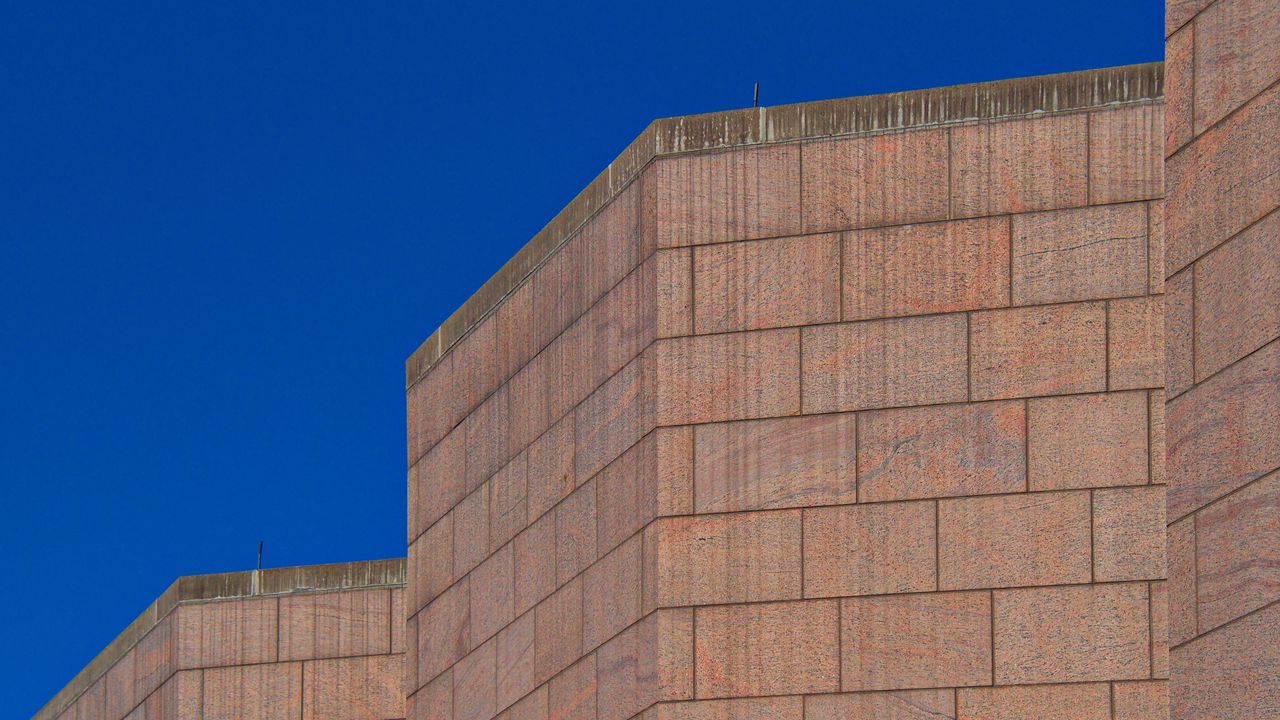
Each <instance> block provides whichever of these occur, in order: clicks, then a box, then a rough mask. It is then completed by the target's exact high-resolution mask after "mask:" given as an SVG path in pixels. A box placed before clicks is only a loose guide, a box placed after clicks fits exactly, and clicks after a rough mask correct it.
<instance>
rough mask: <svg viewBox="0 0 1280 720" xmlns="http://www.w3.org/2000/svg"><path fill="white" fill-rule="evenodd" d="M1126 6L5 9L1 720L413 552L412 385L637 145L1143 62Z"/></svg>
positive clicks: (1138, 13) (1144, 3) (1155, 49)
mask: <svg viewBox="0 0 1280 720" xmlns="http://www.w3.org/2000/svg"><path fill="white" fill-rule="evenodd" d="M1162 15H1163V9H1162V5H1161V3H1159V2H1154V1H1152V0H1108V1H1107V2H1101V1H1096V0H1078V1H1076V2H1068V3H1063V2H1055V3H1044V2H1028V1H1027V0H1021V1H1020V2H989V3H977V4H975V3H955V2H898V3H856V2H854V3H851V2H841V3H829V4H828V3H805V2H797V3H778V2H770V3H763V2H752V1H751V0H741V1H739V2H734V3H713V2H707V3H690V2H688V1H687V0H685V1H683V2H671V1H669V0H655V1H654V2H647V3H627V4H615V3H607V2H605V3H602V2H592V3H573V4H570V3H564V4H550V3H512V4H510V5H489V4H483V3H402V2H379V3H349V4H339V3H331V2H324V1H321V0H316V1H313V2H308V3H286V2H279V3H262V2H252V3H250V2H241V1H239V0H229V1H227V2H221V3H207V4H199V5H197V4H183V3H128V2H125V3H106V2H101V3H84V2H66V3H52V2H39V3H35V2H31V3H28V2H22V1H20V2H10V3H5V4H4V7H3V8H2V9H0V89H2V90H3V97H4V101H3V104H2V105H0V138H2V139H0V213H2V215H0V217H3V222H0V249H2V251H3V252H2V254H0V463H3V464H2V465H0V512H3V515H2V516H0V543H3V547H4V548H5V550H6V552H5V555H6V557H5V563H6V568H5V571H4V572H3V573H0V577H2V578H3V579H0V584H2V585H0V590H2V591H3V592H2V593H0V603H3V615H2V616H3V617H4V618H5V620H4V621H3V635H2V636H3V638H4V647H5V653H4V654H3V657H0V677H2V678H4V681H3V683H0V707H4V708H8V709H9V712H6V713H4V714H6V715H9V714H12V716H14V717H25V716H28V715H30V714H32V713H33V712H34V711H35V710H36V709H37V708H39V707H40V706H41V705H42V704H43V703H44V702H45V701H46V700H47V699H48V698H49V697H50V696H52V694H53V693H54V692H56V691H57V690H58V689H59V688H60V687H61V686H62V685H63V684H64V683H65V682H66V681H67V680H69V679H70V678H71V677H72V676H73V675H74V674H75V673H76V672H77V671H79V669H80V668H81V667H82V666H83V665H84V664H85V663H86V662H87V661H88V660H89V659H91V658H92V657H93V656H94V655H95V654H96V653H97V652H98V650H100V649H101V648H102V647H103V646H104V645H105V644H106V643H107V642H109V641H110V640H111V639H112V638H113V637H114V636H115V635H116V634H117V633H118V632H119V631H120V630H121V629H122V628H123V627H124V626H125V625H126V624H127V623H128V622H129V621H130V620H132V618H133V617H134V616H135V615H136V614H137V613H138V612H140V611H141V610H142V609H143V608H144V607H145V606H146V605H147V604H148V603H149V602H150V601H151V600H152V599H153V598H154V597H155V596H156V595H158V594H159V593H160V592H161V591H163V590H164V588H165V587H166V586H167V585H168V584H169V583H170V582H171V581H172V580H173V579H174V578H175V577H177V576H178V575H183V574H193V573H203V572H220V571H228V570H240V569H247V568H250V567H251V566H252V565H253V563H254V553H255V551H256V546H257V542H258V540H259V538H261V539H263V540H265V542H266V554H265V564H267V565H270V566H280V565H295V564H307V563H319V562H334V561H342V560H359V559H371V558H380V557H394V556H399V555H402V554H403V553H404V517H405V493H404V470H405V451H404V394H403V362H404V359H405V357H406V356H408V355H409V353H410V352H412V351H413V350H414V348H415V347H416V346H417V344H418V343H419V342H420V341H421V340H423V339H424V338H426V337H427V335H429V334H430V333H431V331H432V330H433V329H434V328H435V327H436V326H437V325H438V324H439V323H440V321H442V320H443V319H444V318H445V317H447V316H448V314H449V313H450V312H451V311H452V310H453V309H454V308H455V307H457V306H458V305H459V304H460V303H462V302H463V301H464V300H466V298H467V297H468V296H469V295H470V294H471V293H472V292H473V291H474V290H475V289H476V288H477V287H478V286H479V285H480V284H481V283H482V282H483V281H484V280H485V279H486V278H487V277H488V276H489V275H490V274H492V273H493V271H494V270H496V269H497V268H498V267H499V266H500V265H501V264H502V262H503V261H504V260H505V259H506V258H508V257H509V256H510V255H511V254H512V253H514V252H515V251H516V250H517V249H518V248H519V247H520V246H521V245H522V244H524V242H525V241H526V240H527V239H528V238H529V237H531V236H532V235H533V234H534V233H535V232H536V231H537V230H538V229H539V228H541V227H542V225H543V224H544V223H545V222H546V221H547V220H549V219H550V218H551V217H552V216H554V215H555V213H556V212H557V210H558V209H559V208H560V207H562V206H563V205H564V204H565V203H566V202H567V201H568V200H570V199H571V198H572V197H573V196H574V195H575V194H576V193H577V192H578V190H579V189H581V188H582V186H583V185H585V184H586V183H587V182H588V181H590V180H591V178H592V177H594V176H595V174H596V173H597V172H598V171H599V170H600V169H601V168H602V167H603V166H604V165H605V164H607V163H608V162H609V161H610V160H611V159H612V158H613V157H614V156H615V154H616V153H617V152H618V151H619V150H621V149H622V148H623V147H624V146H625V145H626V144H627V143H628V142H629V141H630V140H631V139H632V138H633V137H634V136H635V135H636V134H637V133H639V132H640V131H641V130H642V129H643V128H644V126H645V125H646V124H647V123H648V121H649V120H650V119H652V118H654V117H661V116H670V115H683V114H687V113H697V112H708V111H714V110H723V109H729V108H734V107H742V106H746V105H750V104H751V90H752V84H753V83H755V82H759V83H760V88H761V89H760V96H761V103H762V104H766V105H774V104H780V103H788V102H799V101H805V100H815V99H822V98H831V97H843V96H849V95H861V94H868V93H876V92H885V91H893V90H905V89H911V88H920V87H932V86H939V85H949V84H954V83H960V82H971V81H980V80H991V79H996V78H1005V77H1015V76H1020V75H1035V74H1041V73H1048V72H1059V71H1067V70H1078V69H1084V68H1090V67H1100V66H1108V65H1123V64H1128V63H1137V62H1146V61H1151V60H1159V59H1161V57H1162V56H1163V45H1162V38H1161V31H1162Z"/></svg>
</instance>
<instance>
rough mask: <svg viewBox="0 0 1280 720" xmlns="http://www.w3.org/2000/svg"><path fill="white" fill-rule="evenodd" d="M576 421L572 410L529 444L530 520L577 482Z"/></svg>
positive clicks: (550, 505)
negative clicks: (575, 466) (575, 454)
mask: <svg viewBox="0 0 1280 720" xmlns="http://www.w3.org/2000/svg"><path fill="white" fill-rule="evenodd" d="M576 422H577V420H576V418H575V417H574V414H573V413H569V414H568V415H565V416H564V417H563V418H561V419H560V421H559V422H557V423H556V424H555V425H553V426H552V427H551V429H550V430H547V431H546V432H545V433H543V434H542V435H541V436H540V437H539V438H538V439H537V440H534V441H533V444H532V445H530V446H529V471H528V497H527V503H526V506H527V509H528V515H529V521H530V522H533V521H535V520H537V519H538V518H539V517H541V516H542V514H543V513H545V512H547V511H548V510H550V509H551V508H553V507H555V504H556V503H558V502H560V501H561V500H563V499H564V498H566V497H568V496H569V493H571V492H573V489H574V488H575V487H577V486H578V484H577V475H576V473H575V472H574V464H575V461H574V429H575V427H576ZM587 479H588V478H583V480H584V481H585V480H587Z"/></svg>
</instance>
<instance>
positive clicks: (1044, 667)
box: [994, 583, 1151, 685]
mask: <svg viewBox="0 0 1280 720" xmlns="http://www.w3.org/2000/svg"><path fill="white" fill-rule="evenodd" d="M994 602H995V607H994V612H995V632H994V634H995V682H996V684H997V685H1023V684H1033V683H1053V682H1085V681H1092V680H1136V679H1144V678H1147V677H1148V676H1149V675H1150V672H1151V667H1150V655H1149V653H1150V650H1151V647H1150V640H1151V638H1150V624H1149V620H1148V617H1147V613H1148V598H1147V584H1146V583H1123V584H1114V585H1073V586H1066V587H1052V588H1019V589H1016V590H997V591H995V594H994Z"/></svg>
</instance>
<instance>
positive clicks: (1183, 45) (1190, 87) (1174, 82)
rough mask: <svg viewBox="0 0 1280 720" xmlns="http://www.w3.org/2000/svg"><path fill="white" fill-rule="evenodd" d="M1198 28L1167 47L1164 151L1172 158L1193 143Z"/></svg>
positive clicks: (1188, 29) (1179, 35) (1179, 34)
mask: <svg viewBox="0 0 1280 720" xmlns="http://www.w3.org/2000/svg"><path fill="white" fill-rule="evenodd" d="M1194 45H1195V26H1193V25H1188V26H1186V27H1184V28H1182V29H1181V30H1179V31H1178V32H1176V33H1174V34H1173V35H1172V36H1170V37H1169V38H1168V39H1167V40H1166V41H1165V44H1164V67H1165V75H1164V77H1165V86H1164V151H1165V155H1172V154H1173V153H1174V152H1175V151H1177V150H1178V148H1180V147H1182V146H1183V145H1185V144H1186V143H1187V142H1188V141H1190V140H1191V137H1192V133H1193V130H1192V128H1193V123H1194V119H1193V117H1192V110H1191V103H1192V96H1193V95H1194V94H1195V84H1194V78H1195V68H1194V66H1193V63H1194V62H1195V58H1194V56H1193V54H1192V53H1193V52H1194Z"/></svg>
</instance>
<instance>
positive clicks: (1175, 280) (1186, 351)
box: [1164, 268, 1195, 398]
mask: <svg viewBox="0 0 1280 720" xmlns="http://www.w3.org/2000/svg"><path fill="white" fill-rule="evenodd" d="M1194 272H1195V271H1194V270H1193V269H1192V268H1187V269H1186V270H1183V271H1182V272H1180V273H1178V274H1177V275H1174V276H1173V277H1171V278H1169V280H1168V281H1167V282H1166V283H1165V294H1164V338H1165V340H1164V381H1165V389H1166V391H1167V392H1168V393H1169V397H1170V398H1172V397H1174V396H1176V395H1179V394H1181V393H1183V392H1186V391H1187V389H1188V388H1190V387H1191V385H1192V384H1193V383H1194V382H1195V370H1194V362H1195V350H1194V341H1193V339H1192V333H1193V332H1194V330H1193V329H1192V325H1193V322H1194V320H1193V318H1194V317H1195V285H1194V283H1195V280H1194V278H1193V276H1194Z"/></svg>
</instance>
